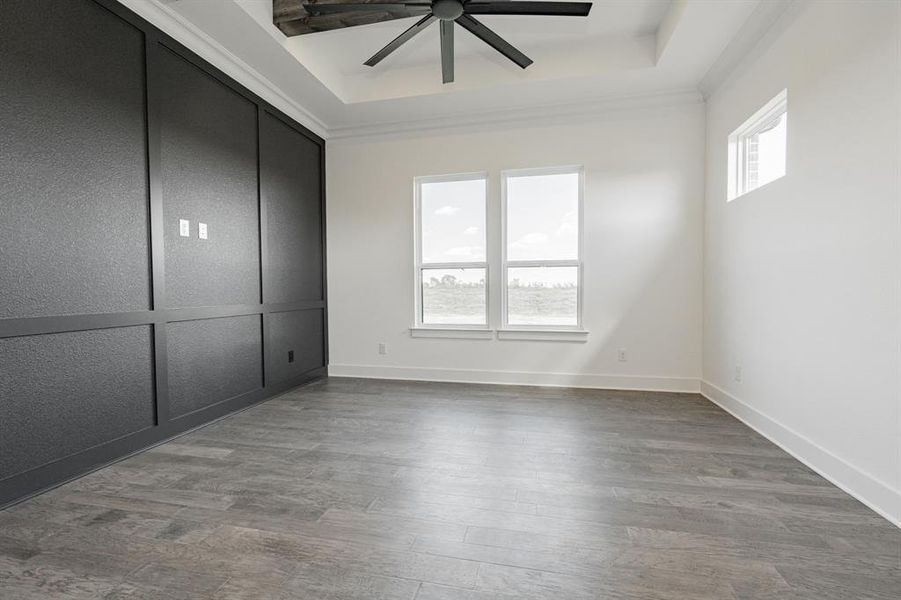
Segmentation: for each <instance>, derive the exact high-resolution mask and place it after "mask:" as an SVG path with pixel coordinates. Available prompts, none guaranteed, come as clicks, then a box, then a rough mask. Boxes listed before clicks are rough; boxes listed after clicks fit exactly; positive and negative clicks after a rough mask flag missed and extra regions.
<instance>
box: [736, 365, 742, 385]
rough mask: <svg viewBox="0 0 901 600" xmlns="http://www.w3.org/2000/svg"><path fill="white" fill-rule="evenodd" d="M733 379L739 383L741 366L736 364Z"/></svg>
mask: <svg viewBox="0 0 901 600" xmlns="http://www.w3.org/2000/svg"><path fill="white" fill-rule="evenodd" d="M735 381H736V382H738V383H741V367H740V366H738V365H736V366H735Z"/></svg>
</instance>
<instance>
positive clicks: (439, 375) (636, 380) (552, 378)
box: [328, 364, 699, 393]
mask: <svg viewBox="0 0 901 600" xmlns="http://www.w3.org/2000/svg"><path fill="white" fill-rule="evenodd" d="M328 374H329V377H362V378H366V379H403V380H415V381H442V382H454V383H494V384H501V385H537V386H548V387H574V388H594V389H607V390H640V391H646V392H690V393H698V391H699V388H698V379H697V378H695V377H655V376H641V375H595V374H577V373H541V372H532V371H488V370H476V369H439V368H429V367H393V366H384V367H383V366H378V365H340V364H338V365H336V364H330V365H329V367H328Z"/></svg>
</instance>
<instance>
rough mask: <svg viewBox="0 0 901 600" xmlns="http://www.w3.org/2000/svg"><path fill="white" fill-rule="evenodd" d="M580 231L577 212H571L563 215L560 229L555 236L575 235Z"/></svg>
mask: <svg viewBox="0 0 901 600" xmlns="http://www.w3.org/2000/svg"><path fill="white" fill-rule="evenodd" d="M578 230H579V220H578V218H577V217H576V211H574V210H570V211H568V212H567V213H566V214H564V215H563V219H562V221H561V223H560V227H558V228H557V231H556V232H555V235H557V236H558V237H559V236H561V235H572V234H574V233H578Z"/></svg>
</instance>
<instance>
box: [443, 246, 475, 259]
mask: <svg viewBox="0 0 901 600" xmlns="http://www.w3.org/2000/svg"><path fill="white" fill-rule="evenodd" d="M444 255H445V256H453V257H454V258H483V257H484V255H485V254H484V251H483V250H482V248H481V247H479V246H456V247H454V248H450V249H448V250H446V251H445V252H444Z"/></svg>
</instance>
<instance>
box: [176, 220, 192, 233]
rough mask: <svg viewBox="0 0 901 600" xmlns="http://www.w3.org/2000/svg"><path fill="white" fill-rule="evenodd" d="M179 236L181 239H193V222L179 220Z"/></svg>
mask: <svg viewBox="0 0 901 600" xmlns="http://www.w3.org/2000/svg"><path fill="white" fill-rule="evenodd" d="M178 235H180V236H181V237H191V222H190V221H189V220H187V219H179V220H178Z"/></svg>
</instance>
